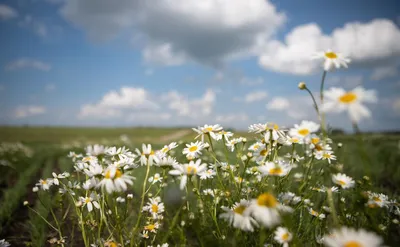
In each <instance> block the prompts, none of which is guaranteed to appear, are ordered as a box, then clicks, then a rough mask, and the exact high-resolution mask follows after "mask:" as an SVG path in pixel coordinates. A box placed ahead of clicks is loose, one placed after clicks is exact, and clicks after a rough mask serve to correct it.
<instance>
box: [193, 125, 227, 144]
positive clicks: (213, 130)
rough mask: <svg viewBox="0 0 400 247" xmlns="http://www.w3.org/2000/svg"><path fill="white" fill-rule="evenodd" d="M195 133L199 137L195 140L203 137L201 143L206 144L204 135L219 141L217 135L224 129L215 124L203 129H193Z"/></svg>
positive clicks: (205, 126)
mask: <svg viewBox="0 0 400 247" xmlns="http://www.w3.org/2000/svg"><path fill="white" fill-rule="evenodd" d="M192 130H193V131H194V132H196V133H197V134H198V135H197V136H196V137H195V139H197V138H199V137H200V136H201V141H202V142H204V135H207V134H208V135H210V136H211V137H212V138H213V139H217V135H216V133H217V132H219V131H221V130H222V127H221V126H220V125H219V124H214V125H208V124H205V125H204V126H203V127H200V126H199V127H197V129H196V128H192Z"/></svg>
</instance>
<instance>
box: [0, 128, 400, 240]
mask: <svg viewBox="0 0 400 247" xmlns="http://www.w3.org/2000/svg"><path fill="white" fill-rule="evenodd" d="M0 134H1V135H0V137H1V138H0V140H1V141H2V144H1V146H0V155H1V156H0V159H1V166H0V169H1V173H2V176H1V177H0V186H1V187H0V188H1V190H0V202H1V204H0V222H1V228H0V239H3V238H5V239H7V241H8V242H9V243H10V244H12V246H47V245H49V246H50V245H51V244H50V242H52V239H53V238H54V239H57V237H58V235H57V231H55V230H54V229H52V228H51V227H49V224H51V225H53V226H54V225H55V224H56V222H55V221H54V217H58V218H61V219H62V220H61V221H60V222H57V224H61V225H62V226H61V228H63V229H64V231H68V232H69V233H66V232H64V235H65V236H70V237H69V239H66V241H67V242H68V243H70V244H67V245H66V246H84V243H83V242H82V237H81V236H80V230H79V229H80V226H79V220H78V219H77V218H76V217H77V216H76V215H75V216H74V215H72V216H70V215H71V214H70V213H69V211H72V208H70V207H66V205H65V204H63V203H62V200H65V198H64V197H62V196H61V194H60V193H58V191H57V190H52V191H49V192H48V193H46V194H42V195H41V196H40V200H39V199H38V198H39V197H38V196H37V195H36V194H35V192H32V188H33V187H34V186H35V184H36V183H37V182H38V180H39V179H40V178H48V177H49V178H50V177H52V172H56V173H60V172H64V171H66V172H73V170H74V163H73V162H72V161H71V158H68V157H67V155H68V153H69V152H70V151H75V152H76V153H84V147H86V146H87V145H89V144H95V143H97V144H103V145H108V146H113V145H116V146H126V147H128V148H129V149H131V150H134V148H136V147H137V148H141V143H142V142H145V143H151V144H154V145H153V147H154V148H155V149H158V148H161V147H162V146H163V145H162V144H168V143H170V142H173V141H177V142H179V143H180V144H181V145H183V144H182V143H183V142H186V141H187V142H188V141H190V140H191V139H193V137H195V133H194V132H193V131H191V130H185V129H151V128H134V129H73V128H69V129H63V128H33V127H32V128H8V127H3V128H1V129H0ZM240 134H243V135H247V136H248V134H247V133H240ZM248 138H249V143H252V142H254V141H251V139H250V138H251V137H250V136H248ZM182 140H183V141H182ZM333 140H334V142H336V143H339V142H340V143H342V147H341V148H337V147H336V148H335V153H336V155H337V156H338V160H337V163H340V164H346V165H345V168H344V172H345V173H346V174H352V176H353V177H354V178H355V179H356V181H359V180H363V181H366V179H367V180H368V183H371V184H373V186H374V187H375V190H379V191H380V192H383V193H385V194H387V195H388V196H389V197H390V198H396V197H398V189H397V188H398V185H399V184H400V167H399V166H398V164H400V137H399V136H393V135H390V136H389V135H373V134H369V135H359V136H355V135H342V136H333ZM183 146H184V145H183ZM142 176H144V170H143V169H142V170H140V169H138V170H137V171H136V173H135V177H137V178H140V177H142ZM365 176H368V178H367V177H365ZM140 189H141V188H140V185H138V187H137V188H136V189H133V191H131V192H132V194H133V195H134V197H136V196H139V195H140ZM177 193H178V192H177ZM172 197H173V196H172ZM24 201H27V203H29V207H30V209H29V208H28V207H27V206H24V205H23V203H24ZM343 206H344V205H343ZM344 207H345V206H344ZM175 210H176V209H175ZM338 210H341V209H338ZM36 212H37V213H36ZM390 220H391V221H390V222H389V223H388V224H387V225H385V226H384V227H385V228H390V229H389V231H387V229H385V232H389V235H386V240H387V243H388V244H391V245H392V246H396V245H395V243H399V241H400V238H399V236H400V228H399V227H398V222H397V223H396V221H394V220H393V219H390ZM46 221H48V223H49V224H48V223H46ZM392 221H393V222H392ZM184 228H185V227H183V226H181V227H179V229H184ZM370 228H371V229H374V230H375V231H378V232H379V231H380V226H379V225H376V226H373V225H371V226H370ZM189 229H190V228H189ZM232 233H233V234H238V232H236V233H235V232H232ZM181 234H184V235H185V234H186V240H185V241H183V240H182V239H180V240H176V238H173V237H172V236H168V235H165V237H164V239H165V241H169V242H172V243H175V244H176V245H178V244H177V243H180V244H181V245H182V246H185V245H193V246H197V245H202V244H200V243H201V241H198V238H199V237H200V236H196V235H194V236H193V234H195V233H193V232H190V231H184V232H182V233H181ZM228 234H229V231H228ZM170 238H171V239H170ZM181 238H183V237H181ZM200 238H201V237H200ZM54 241H55V240H54ZM72 243H73V244H72ZM232 243H233V244H232V245H233V246H234V245H237V244H239V243H237V242H232ZM146 245H147V243H146ZM105 246H106V245H105ZM109 246H114V245H109ZM173 246H174V245H173ZM299 246H301V244H300V245H299Z"/></svg>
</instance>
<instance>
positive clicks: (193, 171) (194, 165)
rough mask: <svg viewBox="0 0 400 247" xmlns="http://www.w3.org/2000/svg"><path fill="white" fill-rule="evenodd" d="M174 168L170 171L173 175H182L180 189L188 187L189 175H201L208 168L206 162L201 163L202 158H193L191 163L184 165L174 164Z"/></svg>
mask: <svg viewBox="0 0 400 247" xmlns="http://www.w3.org/2000/svg"><path fill="white" fill-rule="evenodd" d="M173 168H174V170H171V171H169V174H171V175H173V176H181V175H182V177H181V184H180V189H181V190H183V189H184V188H185V187H186V183H187V179H188V176H190V175H199V176H200V175H201V173H202V172H204V171H205V170H206V169H207V165H206V164H201V160H197V161H196V162H194V161H193V160H191V161H190V162H189V164H184V165H173Z"/></svg>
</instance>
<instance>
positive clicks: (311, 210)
mask: <svg viewBox="0 0 400 247" xmlns="http://www.w3.org/2000/svg"><path fill="white" fill-rule="evenodd" d="M308 212H309V213H310V214H311V215H312V216H315V217H317V218H319V219H320V220H322V219H325V217H326V215H325V214H323V213H318V212H317V211H315V210H314V209H312V208H309V209H308Z"/></svg>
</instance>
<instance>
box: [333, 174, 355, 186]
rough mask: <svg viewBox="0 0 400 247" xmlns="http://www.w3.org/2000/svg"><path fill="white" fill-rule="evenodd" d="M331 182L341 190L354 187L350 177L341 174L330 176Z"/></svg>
mask: <svg viewBox="0 0 400 247" xmlns="http://www.w3.org/2000/svg"><path fill="white" fill-rule="evenodd" d="M332 181H333V182H334V183H335V184H337V185H340V186H341V187H342V189H349V188H352V187H354V185H355V182H354V180H353V179H352V178H351V177H349V176H346V175H345V174H342V173H338V174H335V175H332Z"/></svg>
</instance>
